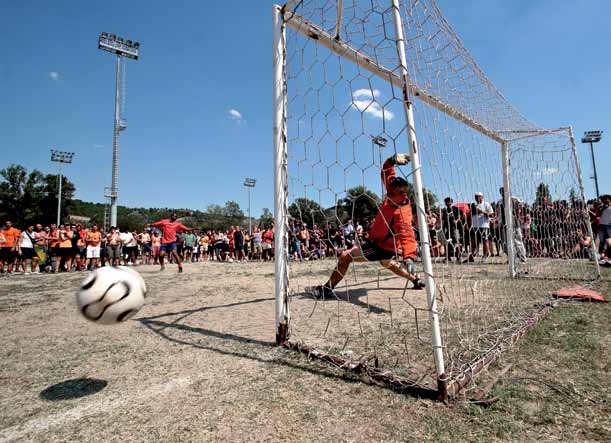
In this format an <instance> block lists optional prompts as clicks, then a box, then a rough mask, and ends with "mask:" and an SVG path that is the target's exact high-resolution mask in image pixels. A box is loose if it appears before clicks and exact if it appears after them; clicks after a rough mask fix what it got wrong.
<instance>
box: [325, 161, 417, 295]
mask: <svg viewBox="0 0 611 443" xmlns="http://www.w3.org/2000/svg"><path fill="white" fill-rule="evenodd" d="M409 161H410V158H409V156H408V155H407V154H395V155H393V156H392V157H390V158H388V159H387V160H386V162H384V166H383V167H382V171H381V174H382V181H383V182H384V185H385V186H386V197H385V198H384V201H383V202H382V205H381V206H380V208H379V210H378V214H377V215H376V218H375V220H374V221H373V224H372V226H371V230H370V232H369V237H368V239H367V240H366V241H364V242H363V243H361V244H357V245H355V246H354V247H352V248H351V249H349V250H347V251H344V252H342V254H341V255H340V257H339V260H338V263H337V267H336V268H335V270H334V271H333V273H332V274H331V277H329V280H328V281H327V283H325V284H324V285H321V286H317V287H315V288H314V290H315V291H314V295H316V296H318V297H323V296H330V295H333V289H334V288H335V287H336V286H337V285H338V283H339V282H340V281H342V279H343V278H344V275H345V274H346V272H347V271H348V268H349V266H350V263H352V262H353V261H361V262H362V261H379V262H380V263H381V264H382V266H384V267H385V268H387V269H390V270H391V271H392V272H394V273H395V274H397V275H399V276H400V277H404V278H407V279H408V280H410V281H411V282H412V283H413V284H414V289H422V288H424V284H423V283H422V282H421V281H420V279H419V278H418V277H417V276H416V275H415V274H414V273H413V272H412V271H411V269H406V268H407V267H402V266H401V265H400V264H399V263H397V262H396V261H395V260H394V258H395V257H397V256H399V257H402V258H403V260H405V261H406V263H409V262H411V261H412V260H413V259H414V258H415V257H416V251H417V244H416V237H415V235H414V229H413V227H412V209H411V202H410V200H409V197H408V191H409V184H408V182H407V181H406V180H405V179H403V178H401V177H397V174H396V171H395V165H406V164H407V163H409Z"/></svg>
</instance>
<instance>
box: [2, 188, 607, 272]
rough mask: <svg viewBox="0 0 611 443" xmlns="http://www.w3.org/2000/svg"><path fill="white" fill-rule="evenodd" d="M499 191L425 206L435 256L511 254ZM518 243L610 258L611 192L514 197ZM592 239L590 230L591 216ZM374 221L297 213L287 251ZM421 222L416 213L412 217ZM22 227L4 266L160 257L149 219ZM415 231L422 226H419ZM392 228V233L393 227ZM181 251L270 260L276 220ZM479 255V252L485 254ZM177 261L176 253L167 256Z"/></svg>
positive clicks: (301, 253)
mask: <svg viewBox="0 0 611 443" xmlns="http://www.w3.org/2000/svg"><path fill="white" fill-rule="evenodd" d="M500 192H501V198H500V199H499V200H498V201H496V202H492V203H489V202H487V201H485V199H484V195H483V194H482V193H477V194H476V195H475V198H474V200H475V201H474V202H473V203H470V204H465V203H454V202H453V200H452V198H450V197H447V198H446V199H445V200H444V205H443V206H442V207H441V208H436V209H431V210H429V211H427V214H426V219H427V224H428V230H429V236H430V251H431V255H432V256H433V257H434V258H435V259H436V260H441V261H452V260H455V261H456V262H458V263H468V262H474V261H475V258H476V257H478V256H479V257H480V260H483V261H485V260H487V258H488V257H491V256H495V255H496V256H501V255H503V254H506V252H507V249H508V246H507V239H506V234H505V231H506V229H505V225H506V219H505V210H504V203H503V198H502V197H503V190H502V189H501V190H500ZM512 217H513V226H514V229H513V246H514V250H515V255H516V257H517V258H518V259H519V260H521V261H526V260H527V259H528V258H529V257H550V258H587V259H590V260H600V263H601V264H602V265H610V264H611V206H610V197H609V196H607V195H606V196H603V197H602V198H601V200H600V201H595V202H594V203H593V204H592V205H590V206H589V207H586V206H585V205H583V204H580V202H578V201H577V202H570V203H569V202H566V201H550V200H549V199H548V198H542V199H541V200H540V201H538V202H535V203H533V204H530V205H529V204H526V203H524V202H520V201H519V200H517V199H512ZM588 218H589V220H590V223H591V228H592V232H593V233H594V238H592V236H590V235H589V232H590V231H589V229H588V226H587V222H586V221H585V220H587V219H588ZM369 222H370V221H367V220H363V222H362V223H361V222H359V221H356V222H353V221H352V220H348V221H347V222H345V223H344V224H342V225H340V226H332V225H331V224H330V223H326V224H325V225H324V226H319V225H317V224H312V225H311V227H309V226H307V225H306V223H304V222H302V221H300V220H297V219H292V220H291V221H290V223H289V226H288V235H289V258H290V259H292V260H300V261H306V260H319V259H324V258H326V257H335V256H337V255H338V254H339V253H340V252H341V251H342V250H345V249H349V248H351V247H352V246H353V245H354V243H355V242H360V241H363V240H365V239H366V238H367V235H368V225H369ZM414 224H416V217H414ZM22 228H24V229H23V230H20V229H18V228H16V227H14V226H13V225H12V223H11V222H10V221H8V220H7V221H5V223H4V227H3V228H2V230H0V273H3V274H11V273H40V272H51V273H57V272H77V271H84V270H90V269H94V268H96V267H98V266H107V265H111V266H112V265H126V266H132V265H153V264H158V263H159V254H160V246H161V240H162V238H161V232H160V230H159V229H157V228H155V227H153V226H149V225H146V226H144V228H143V229H142V230H141V231H140V232H130V231H127V230H122V229H119V228H115V227H111V228H110V229H109V230H108V232H103V231H102V230H100V229H99V227H98V226H97V225H92V226H91V227H87V228H85V227H83V226H82V225H81V224H78V223H77V224H73V225H59V226H56V225H54V224H51V225H50V226H44V227H43V226H42V225H41V224H36V225H33V224H30V225H27V226H23V227H22ZM414 229H415V230H416V236H417V237H418V232H417V228H416V226H414ZM389 235H393V233H392V232H390V233H389ZM176 246H177V254H178V256H179V257H180V260H184V261H185V262H201V261H212V260H215V261H221V262H243V261H271V260H273V259H274V226H273V224H272V225H271V226H269V227H259V226H255V227H254V228H253V230H252V233H249V232H248V231H245V230H243V229H242V228H241V227H240V226H232V227H230V228H229V229H227V230H197V229H195V230H193V231H190V232H178V233H177V242H176ZM480 254H481V255H480ZM170 260H172V258H170Z"/></svg>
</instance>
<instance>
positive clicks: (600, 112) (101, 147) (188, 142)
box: [0, 0, 611, 216]
mask: <svg viewBox="0 0 611 443" xmlns="http://www.w3.org/2000/svg"><path fill="white" fill-rule="evenodd" d="M272 4H273V2H271V1H267V0H248V1H247V0H241V1H231V0H225V1H223V2H209V1H206V2H202V1H181V2H174V3H173V4H172V7H171V8H170V7H168V3H167V2H161V1H156V0H154V1H153V0H150V1H146V2H145V1H131V2H119V1H114V0H108V1H105V2H83V1H79V0H58V1H54V2H48V1H46V0H29V1H27V2H3V7H2V9H3V13H2V15H1V16H0V26H2V29H3V31H4V32H3V35H4V36H5V38H3V39H2V40H1V41H0V50H1V53H2V54H3V57H2V59H1V61H0V85H1V86H0V91H1V94H0V96H1V97H2V99H1V100H0V122H1V123H0V168H1V167H5V166H8V165H9V164H11V163H19V164H22V165H24V166H26V167H27V168H28V169H30V170H31V169H33V168H37V169H39V170H42V171H44V172H48V173H55V172H56V171H57V165H55V164H52V163H50V161H49V157H50V152H49V151H50V149H52V148H55V149H60V150H65V151H71V152H75V157H74V163H73V164H71V165H68V166H66V167H65V173H66V174H67V176H68V177H69V179H70V180H72V181H73V182H74V183H75V185H76V188H77V192H76V197H77V198H80V199H82V200H86V201H97V202H102V201H103V200H104V199H103V192H104V187H106V186H109V185H110V179H111V160H112V131H113V118H114V108H113V107H114V86H115V63H114V57H113V56H111V55H110V54H108V53H105V52H102V51H99V50H98V49H97V38H98V35H99V33H100V32H102V31H106V32H112V33H115V34H117V35H120V36H123V37H125V38H129V39H132V40H134V41H139V42H140V43H141V47H140V59H139V60H138V61H136V62H134V61H128V62H127V67H126V97H125V103H126V106H125V115H126V118H127V123H128V128H127V130H126V131H124V132H122V133H121V137H120V167H119V170H120V175H119V204H122V205H127V206H144V207H188V208H192V209H205V208H206V207H207V206H208V205H210V204H221V205H222V204H224V203H225V202H226V201H228V200H235V201H237V202H238V203H239V204H240V206H241V207H242V208H243V209H246V207H247V192H246V189H245V188H244V186H243V181H244V178H245V177H253V178H256V179H257V185H256V188H254V189H253V191H252V194H251V195H252V214H253V216H258V215H259V214H260V213H261V210H262V208H264V207H267V208H273V170H272V166H273V146H272V56H271V54H272V51H271V37H272V33H271V10H272ZM438 5H439V7H440V9H441V10H442V12H443V13H444V15H445V17H446V19H447V20H448V22H449V23H450V24H451V25H452V27H453V28H454V30H455V31H456V32H457V34H458V35H459V36H460V38H461V39H462V41H463V43H464V45H465V46H466V47H467V48H468V49H469V51H470V52H471V54H472V55H473V57H474V59H475V60H476V61H477V62H478V63H479V65H480V67H481V68H482V70H483V71H484V72H485V73H486V74H487V75H488V77H489V78H490V79H491V80H492V82H493V83H494V84H495V85H496V87H497V88H498V89H499V90H500V91H501V92H502V93H503V95H504V96H505V97H506V98H507V99H508V100H509V101H510V102H512V103H513V104H514V105H515V106H516V107H517V109H518V110H520V111H521V112H522V114H524V115H525V116H526V117H527V118H528V119H529V120H530V121H532V122H534V123H535V124H537V125H539V126H542V127H550V128H556V127H560V126H567V125H572V126H573V128H574V131H575V134H577V136H580V135H581V134H582V133H583V131H586V130H592V129H600V130H603V131H605V133H604V134H603V140H602V142H601V143H598V144H597V145H595V153H596V162H597V169H598V179H599V187H600V191H601V193H611V174H609V169H610V168H609V165H611V149H609V148H610V147H611V127H610V125H609V123H610V122H611V113H610V108H609V103H611V88H609V85H608V82H609V79H611V53H609V51H608V42H610V41H611V27H610V26H609V25H608V18H609V17H611V2H609V1H607V0H513V1H506V0H462V1H456V0H439V1H438ZM7 37H8V38H7ZM578 149H579V154H580V161H581V165H582V169H583V175H584V181H585V185H586V196H587V197H588V198H591V197H593V195H594V186H593V181H592V180H590V179H589V177H590V175H591V160H590V154H589V147H586V146H585V145H582V144H579V146H578Z"/></svg>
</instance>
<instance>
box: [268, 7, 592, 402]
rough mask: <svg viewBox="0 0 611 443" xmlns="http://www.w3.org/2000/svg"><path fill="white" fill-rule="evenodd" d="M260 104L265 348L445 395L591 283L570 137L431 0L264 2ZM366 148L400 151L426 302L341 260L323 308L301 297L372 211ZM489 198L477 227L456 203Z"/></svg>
mask: <svg viewBox="0 0 611 443" xmlns="http://www.w3.org/2000/svg"><path fill="white" fill-rule="evenodd" d="M273 106H274V132H273V133H274V198H275V259H276V261H275V297H276V312H275V317H276V320H275V324H276V343H277V344H278V345H283V346H285V347H287V348H291V349H296V350H299V351H302V352H305V353H306V354H308V355H309V356H310V357H315V358H319V359H322V360H324V361H327V362H329V363H331V364H332V365H334V366H337V367H340V368H342V369H347V370H351V371H353V372H359V373H364V374H366V375H367V376H369V377H370V378H372V379H375V380H378V381H382V382H384V383H387V384H390V385H391V386H393V388H395V389H399V390H410V389H412V390H416V391H418V392H419V393H422V392H423V390H428V391H430V392H431V393H432V394H431V395H432V396H434V397H436V398H438V399H441V400H444V401H445V400H448V398H451V397H455V396H456V395H457V394H458V393H459V391H461V390H465V389H469V388H470V387H472V386H473V385H474V383H475V381H474V380H475V375H477V373H479V372H481V371H482V370H483V369H485V368H486V367H487V366H489V365H490V364H491V363H492V362H494V361H495V360H496V359H497V358H498V356H499V355H500V354H501V353H502V352H504V351H506V350H507V349H509V347H511V345H512V344H513V342H514V341H515V340H516V339H517V338H519V337H520V336H521V335H522V334H523V333H524V332H525V331H526V330H527V329H528V328H529V327H531V326H532V325H533V324H534V322H536V321H537V320H538V319H540V318H542V317H543V316H544V315H546V314H547V312H549V306H550V305H549V296H550V291H553V290H555V289H558V288H560V287H562V286H563V285H566V282H567V281H579V282H588V281H592V280H593V279H595V278H597V277H598V276H599V270H598V267H597V263H596V261H595V260H594V261H593V262H592V261H590V260H588V255H590V256H591V255H592V253H593V250H592V246H591V245H590V246H587V237H588V234H589V237H590V239H593V235H592V232H591V225H590V223H589V222H588V220H587V211H586V212H585V213H584V209H585V208H586V207H585V195H584V188H583V182H582V178H581V171H580V166H579V162H578V158H577V153H576V146H575V141H574V137H573V134H572V130H571V129H570V128H559V129H553V130H547V129H541V128H539V127H537V126H535V125H533V124H532V123H530V122H528V121H527V120H526V119H525V118H524V117H523V116H522V115H521V114H519V113H518V112H517V111H516V110H515V109H514V108H513V106H511V104H510V103H509V102H507V101H506V99H505V98H504V97H503V96H502V95H501V94H500V93H499V92H498V91H497V90H496V89H495V88H494V86H493V85H492V83H491V82H490V81H489V80H488V79H487V77H486V76H485V75H484V74H483V72H482V71H481V69H480V68H479V66H477V64H476V63H475V62H474V61H473V59H472V58H471V56H470V55H469V53H468V52H467V50H466V49H465V48H464V46H463V45H462V43H461V42H460V40H459V38H458V36H456V34H455V33H454V32H453V30H452V29H451V27H450V26H449V24H448V23H447V21H446V20H445V19H444V18H443V16H442V14H441V12H440V11H439V9H438V8H437V6H436V4H435V1H434V0H404V1H401V0H367V1H365V0H352V1H342V0H336V1H324V0H302V1H289V2H288V3H287V4H285V5H284V6H279V5H275V6H274V7H273ZM380 140H383V141H384V143H380V142H379V141H380ZM419 141H420V143H419ZM387 142H389V145H388V146H387V145H386V143H387ZM384 150H386V151H387V154H388V156H390V155H392V154H396V153H401V152H406V153H408V154H409V155H410V158H411V162H410V166H409V170H407V169H405V168H404V169H402V168H397V174H398V175H400V176H402V177H404V178H405V179H406V180H408V181H409V182H410V186H411V188H410V189H411V192H412V208H413V213H414V214H413V216H414V220H416V223H415V224H414V226H413V229H414V231H415V232H416V233H417V241H418V257H417V259H416V261H417V267H418V270H419V271H420V272H421V275H422V278H423V280H424V281H425V283H426V295H423V296H420V295H417V293H416V292H415V291H410V290H409V288H408V285H407V284H406V283H405V282H404V281H402V280H400V279H399V278H396V277H393V276H391V275H390V274H384V273H383V271H384V270H383V269H382V270H379V269H378V268H374V267H372V265H370V264H365V265H356V264H353V266H352V268H351V270H352V271H351V274H350V275H345V276H344V277H345V278H344V281H343V282H342V285H343V286H341V291H340V290H337V291H335V293H334V299H333V300H328V301H326V300H315V299H312V298H311V297H308V296H307V294H305V293H304V287H306V285H312V284H316V283H317V282H318V283H323V282H324V280H325V279H326V278H327V274H328V273H330V272H331V271H332V270H333V269H334V268H335V266H336V262H337V259H338V258H337V257H338V256H339V254H340V253H341V251H342V250H345V249H346V248H348V247H349V246H351V245H354V244H360V242H362V241H364V240H363V239H365V238H366V231H367V227H366V226H365V228H364V229H362V231H363V234H362V236H361V233H360V231H359V230H358V229H355V227H356V225H359V226H360V223H362V224H363V225H366V224H367V223H368V222H371V218H372V217H373V216H374V215H375V214H374V213H375V212H376V211H375V209H376V208H377V209H379V208H380V206H381V205H382V201H383V199H384V196H383V195H380V196H377V195H376V194H375V193H374V192H372V189H374V187H375V186H376V185H378V186H379V174H380V170H381V169H382V167H383V165H382V163H383V160H382V152H383V151H384ZM499 188H501V189H500V199H499V200H498V201H494V200H491V202H492V203H493V205H490V207H492V208H493V212H494V214H492V213H490V214H489V217H488V216H487V217H488V218H489V221H488V219H486V220H485V221H484V222H485V223H486V225H483V224H482V225H481V226H480V223H484V222H482V221H481V220H480V215H479V214H480V212H479V206H478V201H477V197H475V200H476V201H475V203H474V202H473V201H472V200H468V199H470V198H473V194H474V193H475V192H476V191H477V194H479V193H480V192H482V191H483V194H484V195H485V196H486V197H488V198H491V199H494V198H495V195H497V194H496V193H497V192H499ZM569 195H570V198H569ZM444 196H447V197H446V198H445V203H446V206H445V207H444V206H443V204H442V202H441V198H443V197H444ZM460 200H463V202H460ZM448 202H449V203H448ZM367 208H373V209H372V210H369V212H367V211H368V210H367ZM372 211H373V214H372ZM357 216H358V217H359V218H360V220H356V223H355V222H354V221H353V220H352V219H353V218H356V217H357ZM391 224H392V222H391ZM361 228H362V227H361ZM390 232H391V235H393V236H394V235H395V234H394V233H392V230H391V231H390ZM302 233H303V234H302ZM584 245H585V246H584ZM494 246H496V255H493V251H494V249H495V248H494ZM480 248H483V252H482V253H481V254H480V252H481V249H480ZM480 259H481V260H480ZM289 270H290V274H291V275H290V278H289ZM338 288H340V287H338ZM425 314H426V315H425ZM425 348H428V358H427V356H426V352H425V351H424V349H425ZM431 354H432V358H431ZM428 362H430V364H429V363H428Z"/></svg>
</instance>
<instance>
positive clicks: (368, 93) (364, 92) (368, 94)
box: [352, 88, 380, 98]
mask: <svg viewBox="0 0 611 443" xmlns="http://www.w3.org/2000/svg"><path fill="white" fill-rule="evenodd" d="M379 95H380V90H379V89H373V90H372V89H367V88H363V89H357V90H356V91H354V92H353V93H352V96H353V97H354V98H373V97H378V96H379Z"/></svg>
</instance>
